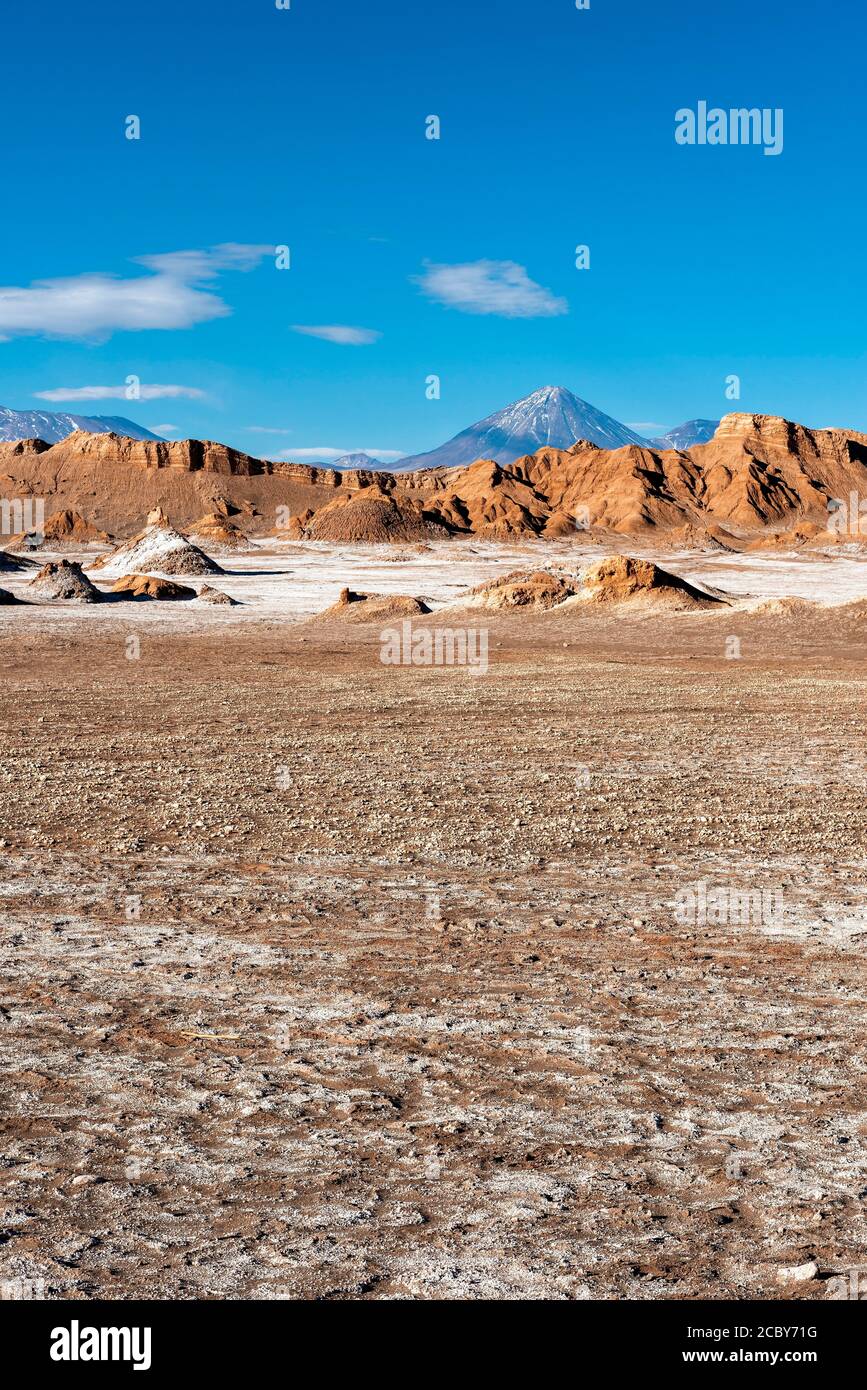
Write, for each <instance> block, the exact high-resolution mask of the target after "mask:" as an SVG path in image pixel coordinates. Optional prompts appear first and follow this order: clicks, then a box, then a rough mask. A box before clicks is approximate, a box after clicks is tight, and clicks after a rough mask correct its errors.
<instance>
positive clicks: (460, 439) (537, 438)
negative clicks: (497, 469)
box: [392, 386, 647, 472]
mask: <svg viewBox="0 0 867 1390" xmlns="http://www.w3.org/2000/svg"><path fill="white" fill-rule="evenodd" d="M579 439H587V440H589V441H590V443H591V444H596V445H598V446H599V448H601V449H619V448H620V447H621V446H622V445H624V444H639V445H646V444H647V440H646V439H642V437H641V435H640V434H636V433H635V431H634V430H631V429H629V427H628V426H627V425H622V424H621V423H620V421H619V420H614V419H612V417H611V416H610V415H605V414H603V412H602V411H601V410H597V409H596V407H595V406H592V405H590V404H589V403H588V402H587V401H582V400H581V399H580V397H578V396H573V394H572V392H571V391H567V390H566V388H565V386H543V387H542V388H541V389H540V390H538V391H534V392H533V394H532V395H530V396H525V398H524V399H523V400H522V401H515V402H514V403H513V404H512V405H508V406H506V409H505V410H499V411H497V413H496V414H495V415H489V416H488V417H487V419H485V420H479V421H478V422H477V423H476V424H475V425H470V427H469V429H466V430H462V431H461V433H460V434H456V435H455V437H454V439H450V440H449V441H448V443H447V444H441V445H440V447H439V448H438V449H433V450H431V452H430V453H427V454H415V455H413V456H412V457H410V458H403V459H400V460H399V461H398V462H397V463H395V464H393V465H392V467H393V468H395V469H399V470H400V471H401V472H402V471H403V470H404V469H406V468H452V467H455V466H457V465H460V464H467V463H472V462H473V461H474V459H479V458H483V459H494V460H495V462H497V463H513V462H514V460H515V459H517V458H520V457H521V456H522V455H523V454H532V453H535V451H536V450H537V449H541V448H543V447H544V446H545V445H550V446H551V447H552V448H555V449H569V448H571V446H572V445H573V444H574V443H575V442H576V441H577V440H579Z"/></svg>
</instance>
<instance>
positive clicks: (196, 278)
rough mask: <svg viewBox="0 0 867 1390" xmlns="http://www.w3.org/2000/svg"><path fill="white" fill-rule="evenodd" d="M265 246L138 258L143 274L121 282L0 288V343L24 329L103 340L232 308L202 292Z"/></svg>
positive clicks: (67, 280)
mask: <svg viewBox="0 0 867 1390" xmlns="http://www.w3.org/2000/svg"><path fill="white" fill-rule="evenodd" d="M269 252H273V247H270V246H241V245H238V244H236V243H234V242H230V243H227V244H225V245H223V246H214V247H212V248H211V249H210V250H207V251H172V252H169V253H167V254H165V255H157V256H140V257H139V258H138V260H137V262H136V263H137V264H138V265H142V266H144V267H145V268H146V269H147V270H148V271H149V272H150V274H147V275H138V276H136V277H135V278H127V279H122V278H121V277H120V276H116V275H109V274H106V273H104V272H101V271H88V272H86V273H85V274H83V275H71V276H66V277H64V278H62V279H54V280H34V282H33V283H32V284H31V285H29V286H14V285H13V286H6V287H0V341H2V340H8V339H10V338H17V337H22V336H24V335H28V334H42V335H44V336H46V337H51V338H83V339H98V340H104V339H105V338H108V337H110V336H111V334H112V333H117V332H124V331H125V332H130V333H135V332H140V331H142V330H144V329H155V328H159V329H172V328H191V327H192V326H193V324H196V323H206V322H207V321H208V320H210V319H218V318H225V317H226V315H228V314H230V313H231V312H232V311H231V309H230V308H229V306H228V304H226V303H225V302H224V301H223V300H222V299H220V297H219V295H216V294H213V293H212V292H211V291H210V290H207V289H203V288H202V285H203V284H205V283H206V282H209V281H213V280H215V279H216V278H217V277H218V276H219V275H220V274H222V273H223V272H224V271H227V270H250V269H252V267H253V266H254V265H257V264H258V263H259V261H260V260H261V259H262V257H263V256H264V255H266V254H268V253H269Z"/></svg>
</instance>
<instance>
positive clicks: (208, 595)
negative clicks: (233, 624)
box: [199, 584, 238, 608]
mask: <svg viewBox="0 0 867 1390" xmlns="http://www.w3.org/2000/svg"><path fill="white" fill-rule="evenodd" d="M199 600H200V601H201V602H202V603H214V604H225V605H226V606H227V607H231V608H237V607H238V600H237V599H236V598H232V597H231V596H230V595H229V594H224V593H223V591H222V589H212V588H211V586H210V584H203V585H202V587H201V589H200V590H199Z"/></svg>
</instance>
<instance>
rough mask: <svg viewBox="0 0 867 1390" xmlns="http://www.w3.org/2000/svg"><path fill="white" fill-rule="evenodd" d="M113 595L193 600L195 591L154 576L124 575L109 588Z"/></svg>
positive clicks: (133, 597) (135, 597) (132, 597)
mask: <svg viewBox="0 0 867 1390" xmlns="http://www.w3.org/2000/svg"><path fill="white" fill-rule="evenodd" d="M111 592H112V593H113V594H126V596H127V598H131V599H137V598H149V599H150V598H153V599H183V598H195V597H196V591H195V589H188V588H187V586H186V584H175V583H174V582H173V581H172V580H171V579H160V578H158V577H157V575H155V574H125V575H123V576H122V578H120V579H118V580H116V581H115V583H114V584H112V586H111Z"/></svg>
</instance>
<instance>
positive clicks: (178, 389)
mask: <svg viewBox="0 0 867 1390" xmlns="http://www.w3.org/2000/svg"><path fill="white" fill-rule="evenodd" d="M33 394H34V396H35V397H36V399H37V400H39V401H163V400H178V399H184V400H188V401H203V400H204V399H205V393H204V391H199V390H198V388H197V387H195V386H138V387H136V390H135V394H134V395H132V396H131V395H130V388H129V387H128V386H126V385H123V386H55V387H54V388H53V389H52V390H51V391H34V392H33Z"/></svg>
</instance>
